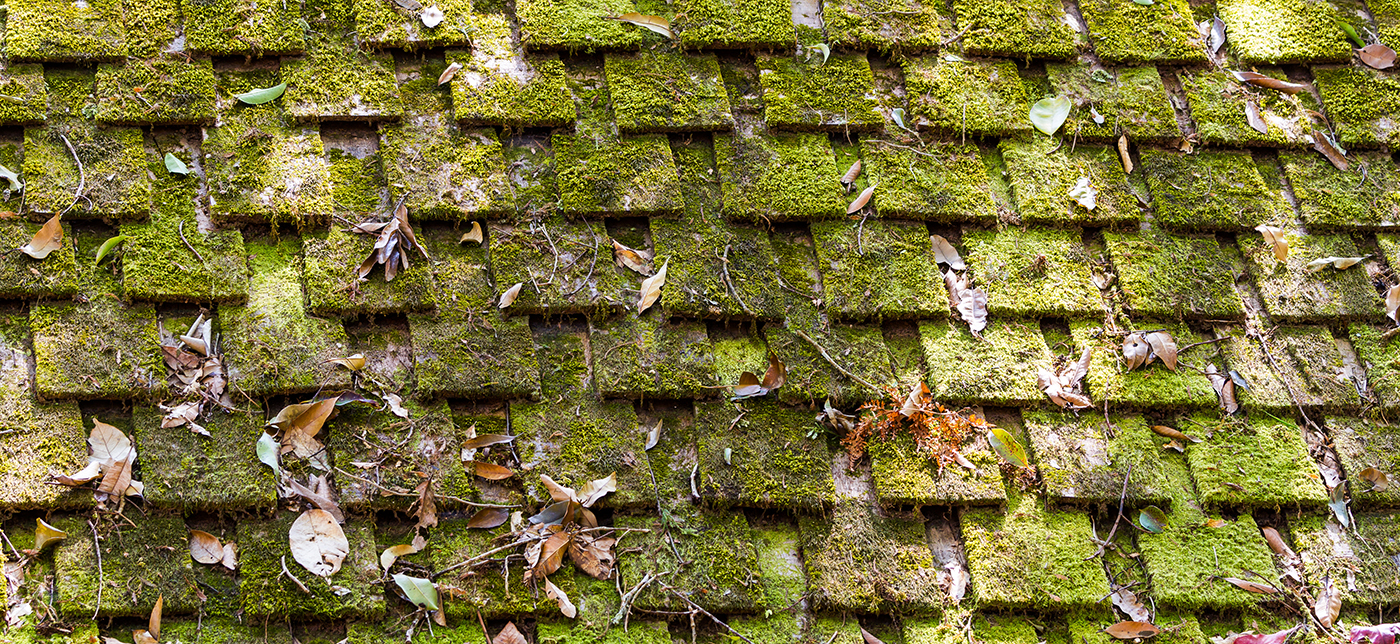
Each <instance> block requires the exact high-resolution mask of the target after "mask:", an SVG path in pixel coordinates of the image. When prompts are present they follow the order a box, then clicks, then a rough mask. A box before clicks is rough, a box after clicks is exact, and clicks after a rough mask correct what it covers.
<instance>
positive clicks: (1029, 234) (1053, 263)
mask: <svg viewBox="0 0 1400 644" xmlns="http://www.w3.org/2000/svg"><path fill="white" fill-rule="evenodd" d="M1081 238H1082V235H1081V233H1080V231H1079V230H1078V229H1068V230H1056V229H1049V228H1034V229H1029V230H1019V229H1015V228H1008V229H1005V230H1001V231H991V230H979V231H970V232H968V233H966V234H964V235H963V238H962V243H963V245H964V246H965V247H966V249H967V256H966V262H967V265H968V267H969V269H970V271H971V273H972V275H973V282H974V284H975V285H976V286H978V287H980V288H982V289H985V290H986V291H987V310H988V311H989V312H990V314H991V316H992V318H993V319H995V318H996V317H998V316H1016V317H1035V316H1039V315H1058V316H1070V317H1081V316H1084V317H1094V316H1098V315H1101V314H1102V313H1103V299H1102V298H1101V297H1100V295H1099V289H1098V288H1097V287H1096V286H1094V281H1093V275H1092V273H1091V271H1090V269H1089V266H1090V260H1089V254H1088V251H1086V250H1085V248H1084V244H1083V242H1082V241H1081Z"/></svg>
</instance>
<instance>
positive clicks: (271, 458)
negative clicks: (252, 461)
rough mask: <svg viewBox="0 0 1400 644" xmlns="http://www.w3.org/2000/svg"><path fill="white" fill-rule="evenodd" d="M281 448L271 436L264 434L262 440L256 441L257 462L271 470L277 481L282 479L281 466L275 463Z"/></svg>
mask: <svg viewBox="0 0 1400 644" xmlns="http://www.w3.org/2000/svg"><path fill="white" fill-rule="evenodd" d="M281 447H282V446H281V445H280V444H278V442H277V439H276V438H273V437H272V435H271V434H267V433H264V434H263V435H262V438H259V439H258V460H260V461H262V462H263V465H266V466H268V467H270V468H272V472H273V473H274V474H276V475H277V478H279V479H280V478H282V466H281V465H280V464H278V462H277V452H278V450H280V449H281Z"/></svg>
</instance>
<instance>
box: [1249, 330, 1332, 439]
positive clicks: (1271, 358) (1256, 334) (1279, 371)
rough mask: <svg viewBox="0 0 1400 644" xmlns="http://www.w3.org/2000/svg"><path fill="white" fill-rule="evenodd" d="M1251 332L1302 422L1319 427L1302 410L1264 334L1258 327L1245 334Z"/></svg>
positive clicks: (1315, 427) (1301, 405)
mask: <svg viewBox="0 0 1400 644" xmlns="http://www.w3.org/2000/svg"><path fill="white" fill-rule="evenodd" d="M1250 334H1252V335H1253V336H1254V339H1256V340H1258V341H1259V346H1261V347H1263V348H1264V357H1266V358H1268V359H1269V366H1270V367H1273V370H1274V373H1276V374H1279V380H1280V381H1282V382H1283V387H1284V389H1287V390H1288V398H1289V399H1290V400H1292V401H1293V405H1294V406H1295V407H1297V408H1298V415H1299V416H1302V417H1303V423H1304V424H1306V425H1307V426H1309V427H1312V428H1314V429H1319V428H1318V427H1317V425H1314V424H1313V422H1312V419H1310V418H1308V413H1307V412H1305V411H1303V404H1302V403H1300V402H1298V395H1297V394H1295V393H1293V385H1290V384H1288V379H1286V378H1284V377H1283V373H1284V371H1283V370H1282V369H1279V368H1278V363H1277V362H1275V361H1274V354H1273V353H1272V352H1271V351H1269V343H1268V342H1265V341H1264V334H1262V333H1260V332H1259V330H1258V329H1249V331H1248V333H1247V335H1250Z"/></svg>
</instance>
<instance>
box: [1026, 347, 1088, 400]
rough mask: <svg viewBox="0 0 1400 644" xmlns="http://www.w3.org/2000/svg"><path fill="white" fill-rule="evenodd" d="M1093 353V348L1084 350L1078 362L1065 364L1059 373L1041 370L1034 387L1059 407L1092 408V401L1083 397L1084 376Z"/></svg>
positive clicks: (1086, 373)
mask: <svg viewBox="0 0 1400 644" xmlns="http://www.w3.org/2000/svg"><path fill="white" fill-rule="evenodd" d="M1093 352H1094V349H1093V347H1088V348H1086V349H1084V353H1083V355H1081V356H1080V357H1079V361H1078V362H1071V363H1069V364H1066V365H1065V366H1063V367H1061V368H1060V369H1059V371H1051V370H1049V369H1045V368H1041V369H1040V373H1039V374H1038V376H1037V382H1036V386H1038V387H1040V391H1041V392H1043V393H1044V394H1045V396H1046V397H1048V398H1049V399H1050V401H1051V402H1053V403H1055V404H1056V405H1059V406H1060V407H1064V408H1068V409H1085V408H1088V407H1092V406H1094V403H1093V401H1091V400H1089V397H1088V396H1086V395H1084V376H1085V375H1088V373H1089V359H1090V357H1091V356H1092V355H1093Z"/></svg>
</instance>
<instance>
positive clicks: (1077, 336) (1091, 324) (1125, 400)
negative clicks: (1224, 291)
mask: <svg viewBox="0 0 1400 644" xmlns="http://www.w3.org/2000/svg"><path fill="white" fill-rule="evenodd" d="M1137 328H1138V329H1141V330H1151V329H1162V328H1165V329H1166V330H1167V331H1168V332H1169V333H1171V335H1172V338H1173V339H1175V340H1176V343H1177V346H1186V345H1188V344H1190V343H1192V342H1199V341H1201V340H1204V339H1207V338H1203V337H1201V336H1200V335H1199V334H1197V333H1195V332H1193V331H1191V329H1190V328H1188V327H1187V326H1186V325H1184V324H1169V325H1163V324H1159V323H1157V322H1154V321H1147V320H1139V321H1138V322H1137ZM1070 333H1071V334H1072V335H1073V336H1074V343H1075V345H1077V346H1076V348H1077V349H1082V348H1084V347H1093V349H1094V355H1093V357H1092V358H1091V359H1090V364H1089V375H1088V376H1087V377H1086V378H1085V382H1086V383H1087V384H1088V385H1089V391H1090V395H1091V396H1093V398H1094V400H1097V401H1108V402H1110V403H1116V404H1124V405H1129V406H1132V407H1139V408H1143V407H1178V408H1180V407H1187V408H1197V407H1213V406H1215V404H1216V398H1215V390H1214V389H1212V388H1211V386H1210V381H1209V380H1207V379H1205V378H1202V377H1201V376H1200V375H1199V374H1197V373H1195V372H1192V371H1190V370H1189V369H1185V368H1182V369H1180V370H1178V371H1175V372H1173V371H1169V370H1168V369H1167V368H1166V366H1165V365H1163V364H1162V363H1161V362H1159V361H1153V363H1152V364H1151V365H1149V366H1147V367H1138V368H1137V369H1134V370H1132V371H1128V372H1124V369H1125V368H1126V366H1125V365H1124V364H1123V360H1122V357H1121V353H1120V351H1121V350H1122V347H1123V338H1122V337H1118V336H1109V335H1108V334H1107V333H1106V332H1105V330H1104V328H1103V324H1102V322H1097V321H1089V320H1086V321H1083V322H1071V323H1070ZM1182 357H1183V358H1188V359H1189V358H1190V356H1189V355H1184V356H1182ZM1163 442H1165V441H1163Z"/></svg>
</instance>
